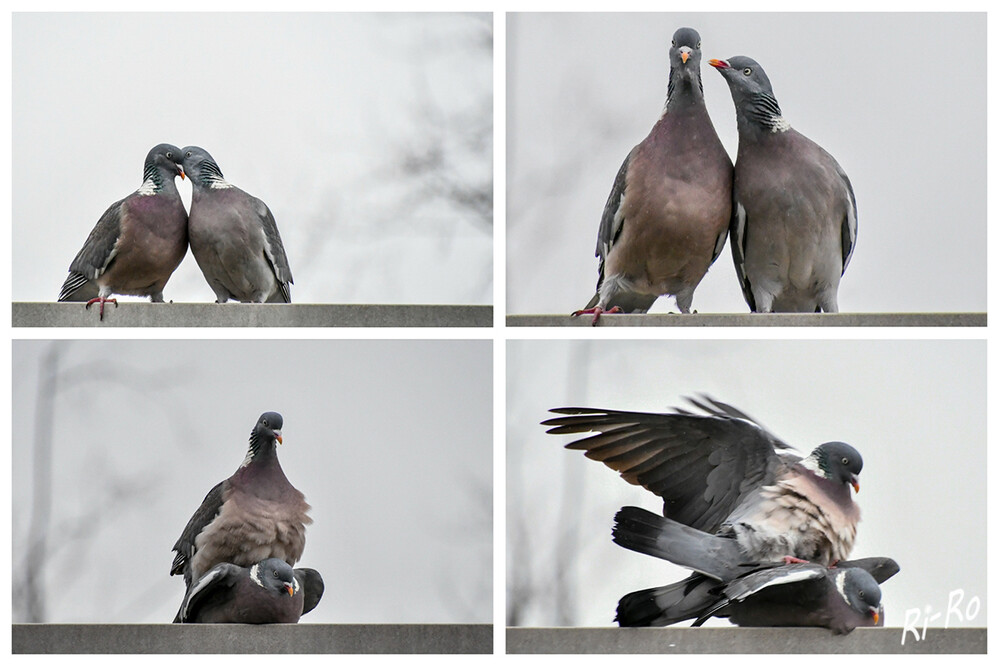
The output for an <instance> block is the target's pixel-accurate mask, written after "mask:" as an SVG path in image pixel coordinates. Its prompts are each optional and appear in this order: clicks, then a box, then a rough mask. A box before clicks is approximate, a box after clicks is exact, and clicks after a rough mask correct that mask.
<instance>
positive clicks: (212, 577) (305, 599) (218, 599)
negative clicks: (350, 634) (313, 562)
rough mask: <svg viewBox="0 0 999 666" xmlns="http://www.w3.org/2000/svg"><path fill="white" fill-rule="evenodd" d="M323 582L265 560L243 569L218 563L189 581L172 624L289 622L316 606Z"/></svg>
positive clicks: (314, 575)
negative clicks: (193, 580)
mask: <svg viewBox="0 0 999 666" xmlns="http://www.w3.org/2000/svg"><path fill="white" fill-rule="evenodd" d="M323 590H324V585H323V578H322V576H320V575H319V572H318V571H316V570H315V569H294V570H292V568H291V565H289V564H288V563H287V562H285V561H284V560H281V559H278V558H273V557H272V558H269V559H266V560H264V561H262V562H258V563H256V564H254V565H253V566H251V567H249V568H246V567H240V566H236V565H235V564H229V563H223V564H218V565H216V566H214V567H212V569H211V570H210V571H209V572H208V573H206V574H205V575H204V576H202V577H201V579H200V580H198V582H197V583H195V584H194V585H193V586H192V587H191V589H190V590H188V592H187V595H186V596H185V598H184V603H183V604H182V605H181V607H180V612H179V613H178V614H177V618H176V619H174V622H180V623H203V624H204V623H231V622H241V623H245V624H270V623H295V622H298V620H299V618H300V617H301V616H303V615H305V614H306V613H308V612H309V611H311V610H312V609H313V608H315V607H316V605H317V604H318V603H319V600H320V599H321V598H322V596H323Z"/></svg>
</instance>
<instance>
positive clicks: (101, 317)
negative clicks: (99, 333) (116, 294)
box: [87, 296, 118, 321]
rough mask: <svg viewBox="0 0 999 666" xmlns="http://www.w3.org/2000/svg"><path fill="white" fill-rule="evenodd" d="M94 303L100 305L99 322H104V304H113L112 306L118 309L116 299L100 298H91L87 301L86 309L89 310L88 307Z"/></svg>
mask: <svg viewBox="0 0 999 666" xmlns="http://www.w3.org/2000/svg"><path fill="white" fill-rule="evenodd" d="M94 303H100V304H101V315H100V320H101V321H104V304H105V303H114V306H115V307H118V299H116V298H104V297H102V296H98V297H97V298H91V299H90V300H89V301H87V309H88V310H89V309H90V306H91V305H93V304H94Z"/></svg>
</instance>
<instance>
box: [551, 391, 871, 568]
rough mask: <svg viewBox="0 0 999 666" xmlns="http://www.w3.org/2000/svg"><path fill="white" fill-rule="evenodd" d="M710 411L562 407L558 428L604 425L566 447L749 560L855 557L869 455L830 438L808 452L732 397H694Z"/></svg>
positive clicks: (553, 430) (573, 430) (827, 562)
mask: <svg viewBox="0 0 999 666" xmlns="http://www.w3.org/2000/svg"><path fill="white" fill-rule="evenodd" d="M688 400H689V401H690V402H691V404H692V405H694V406H695V407H697V408H699V409H701V410H702V411H703V412H704V413H703V414H701V413H693V412H690V411H688V410H684V409H678V410H676V411H675V412H674V413H670V414H643V413H638V412H624V411H615V410H607V409H592V408H586V407H583V408H579V407H568V408H561V409H553V410H551V411H552V412H554V413H556V414H564V415H566V416H561V417H558V418H553V419H549V420H547V421H544V422H543V423H542V425H546V426H551V429H550V430H548V432H549V433H550V434H557V435H562V434H575V433H582V432H597V433H600V434H597V435H593V436H591V437H587V438H586V439H582V440H579V441H576V442H572V443H570V444H568V445H566V448H568V449H579V450H583V451H585V452H586V457H587V458H591V459H593V460H598V461H600V462H603V463H604V464H605V465H607V466H608V467H610V468H611V469H614V470H616V471H618V472H620V473H621V476H622V478H624V480H625V481H627V482H628V483H631V484H634V485H640V486H642V487H644V488H646V489H647V490H650V491H651V492H653V493H655V494H656V495H658V496H659V497H661V498H662V499H663V515H664V516H667V517H668V518H671V519H672V520H674V521H677V522H679V523H682V524H683V525H687V526H689V527H692V528H694V529H697V530H702V531H704V532H708V533H717V534H720V535H724V536H731V537H733V538H734V539H735V540H736V541H737V542H738V545H739V547H740V549H741V551H742V554H743V556H744V557H743V559H748V560H753V561H761V562H768V561H775V560H780V559H784V558H787V559H789V560H806V561H810V562H817V563H819V564H824V565H830V564H833V563H835V562H836V561H837V560H842V559H846V557H847V556H849V554H850V551H851V549H852V548H853V543H854V540H855V538H856V535H857V522H858V521H859V520H860V509H859V508H858V507H857V505H856V504H855V503H854V501H853V497H852V495H851V492H850V488H851V486H852V487H853V489H854V490H856V491H858V492H859V490H860V483H859V481H858V478H857V475H858V474H860V471H861V469H862V467H863V460H862V459H861V456H860V454H859V453H858V452H857V450H856V449H854V448H853V447H852V446H850V445H848V444H845V443H843V442H827V443H825V444H822V445H820V446H819V447H817V448H816V449H815V450H814V451H812V452H811V454H809V455H808V456H806V457H804V458H801V457H799V456H796V455H794V454H791V453H790V452H789V451H787V449H789V448H790V447H789V446H788V445H787V444H785V443H784V442H782V441H781V440H780V439H778V438H777V437H776V436H774V435H773V434H771V433H770V432H768V431H767V430H765V429H764V428H763V427H762V426H760V425H759V424H758V423H757V422H756V421H754V420H753V419H752V418H751V417H749V416H747V415H746V414H745V413H743V412H741V411H739V410H738V409H736V408H734V407H732V406H730V405H726V404H725V403H723V402H719V401H717V400H712V399H711V398H703V399H702V400H701V401H698V400H696V399H693V398H688Z"/></svg>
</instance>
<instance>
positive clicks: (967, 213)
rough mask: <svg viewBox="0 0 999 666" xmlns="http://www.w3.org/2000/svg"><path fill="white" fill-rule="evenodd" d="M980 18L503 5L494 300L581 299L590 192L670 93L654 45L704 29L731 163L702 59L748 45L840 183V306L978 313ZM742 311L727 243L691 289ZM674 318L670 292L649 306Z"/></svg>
mask: <svg viewBox="0 0 999 666" xmlns="http://www.w3.org/2000/svg"><path fill="white" fill-rule="evenodd" d="M985 18H986V15H985V13H974V14H969V13H966V14H944V13H934V14H899V13H892V14H878V13H849V14H847V13H839V14H823V13H799V14H787V13H754V14H738V13H728V12H716V13H706V14H696V13H657V14H640V13H619V14H602V13H585V14H582V13H577V14H530V13H518V14H511V15H509V16H508V19H507V25H508V33H507V62H508V70H507V86H508V88H507V179H508V180H507V201H508V211H507V271H508V273H507V289H508V293H507V306H508V308H509V311H510V312H512V313H561V312H566V313H568V312H571V311H573V310H575V309H577V308H580V307H582V306H583V305H584V304H585V303H586V301H587V300H588V299H589V298H590V296H591V295H592V294H593V290H594V286H595V284H596V279H597V261H596V259H595V258H594V256H593V251H594V248H595V246H596V236H597V227H598V225H599V223H600V216H601V213H602V212H603V208H604V203H605V202H606V200H607V195H608V194H609V192H610V189H611V184H612V183H613V180H614V176H615V174H616V173H617V170H618V168H619V167H620V166H621V162H622V161H623V160H624V158H625V156H626V155H627V154H628V152H629V151H630V150H631V148H632V147H633V146H634V145H635V144H637V143H638V142H640V141H641V140H642V139H644V138H645V137H646V135H647V134H648V132H649V130H650V129H651V128H652V126H653V124H655V121H656V120H657V119H658V118H659V115H660V113H661V111H662V108H663V104H664V103H665V100H666V83H667V79H668V74H669V61H668V55H667V51H668V48H669V43H670V40H671V38H672V35H673V32H674V31H675V30H676V29H677V28H679V27H681V26H689V27H693V28H695V29H697V30H698V31H699V32H700V35H701V38H702V40H703V46H702V53H703V60H702V66H701V77H702V80H703V82H704V94H705V97H706V100H707V105H708V111H709V113H710V114H711V119H712V122H713V123H714V126H715V129H716V130H717V131H718V135H719V137H720V138H721V141H722V143H723V144H724V146H725V147H726V149H727V150H728V152H729V155H730V156H732V157H733V159H734V157H735V154H736V149H737V146H738V136H737V133H736V125H735V108H734V106H733V104H732V98H731V95H730V93H729V90H728V87H727V86H726V84H725V82H724V80H723V79H722V77H721V76H720V75H719V74H718V73H717V72H715V71H714V69H713V68H712V67H711V66H709V65H708V64H707V60H708V59H709V58H729V57H731V56H734V55H746V56H750V57H752V58H754V59H755V60H757V61H758V62H759V63H760V65H761V66H762V67H763V68H764V69H765V70H766V72H767V74H768V75H769V78H770V80H771V82H772V83H773V87H774V93H775V94H776V96H777V99H778V101H779V102H780V105H781V109H782V111H783V113H784V117H785V118H787V120H788V121H789V122H790V123H791V125H792V126H793V127H794V128H795V129H797V130H798V131H800V132H801V133H803V134H804V135H805V136H807V137H809V138H811V139H812V140H814V141H815V142H817V143H818V144H819V145H821V146H822V147H824V148H825V149H826V150H828V151H829V152H830V153H831V154H832V155H833V156H834V157H835V158H836V159H837V161H838V162H839V163H840V165H841V166H842V167H843V169H844V170H845V171H846V173H847V174H848V175H849V177H850V180H851V181H852V183H853V187H854V190H855V192H856V197H857V206H858V210H859V216H858V219H859V236H858V240H857V246H856V250H855V253H854V255H853V259H852V262H851V264H850V266H849V268H848V269H847V272H846V275H845V276H844V278H843V281H842V283H841V285H840V290H839V303H840V309H841V310H842V311H844V312H927V311H931V312H932V311H984V310H985V309H986V297H985V294H986V217H985V211H986V208H985V205H986V150H985V136H986V80H985V71H986V68H985V66H986V21H985ZM694 308H695V309H696V310H699V311H700V312H747V311H748V308H747V306H746V304H745V302H744V300H743V298H742V294H741V291H740V289H739V285H738V280H737V279H736V277H735V271H734V269H733V266H732V257H731V254H730V250H729V248H728V247H726V248H725V251H724V253H723V255H722V256H721V257H719V258H718V260H717V261H716V262H715V264H714V266H713V267H712V268H711V270H710V271H709V272H708V274H707V276H706V277H705V278H704V280H703V281H702V282H701V285H700V287H699V288H698V289H697V291H696V293H695V294H694ZM669 311H673V312H676V311H677V310H676V306H675V304H674V302H673V300H672V298H670V299H668V301H667V300H666V299H660V300H659V301H658V302H657V303H656V305H655V306H654V309H653V312H669Z"/></svg>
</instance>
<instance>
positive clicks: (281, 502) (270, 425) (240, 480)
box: [170, 412, 312, 617]
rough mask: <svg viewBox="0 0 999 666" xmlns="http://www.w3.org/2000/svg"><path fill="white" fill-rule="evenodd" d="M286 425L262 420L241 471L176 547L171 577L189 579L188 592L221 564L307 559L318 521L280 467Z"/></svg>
mask: <svg viewBox="0 0 999 666" xmlns="http://www.w3.org/2000/svg"><path fill="white" fill-rule="evenodd" d="M282 425H283V419H282V418H281V415H280V414H278V413H277V412H266V413H264V414H262V415H261V416H260V419H259V420H258V421H257V424H256V425H255V426H254V428H253V432H251V433H250V446H249V450H248V451H247V453H246V458H245V459H244V460H243V462H242V464H241V465H240V466H239V469H237V470H236V473H235V474H233V475H232V476H230V477H229V478H228V479H226V480H225V481H222V482H220V483H218V484H216V485H215V487H214V488H212V489H211V490H210V491H209V492H208V495H206V496H205V500H204V502H202V504H201V506H200V507H199V508H198V510H197V511H196V512H195V513H194V515H193V516H192V517H191V520H190V521H189V522H188V523H187V526H186V527H185V528H184V532H183V533H182V534H181V535H180V538H179V539H178V540H177V543H176V544H174V547H173V550H174V551H175V552H176V553H177V555H176V556H175V557H174V560H173V565H172V566H171V568H170V575H177V574H183V576H184V583H185V584H186V586H187V589H188V590H190V589H191V585H192V584H193V583H194V582H195V581H198V580H200V579H201V578H202V576H204V575H205V574H206V573H207V572H208V571H209V570H210V569H212V568H213V567H214V566H216V565H218V564H223V563H230V564H235V565H237V566H241V567H249V566H252V565H253V564H256V563H257V562H260V561H262V560H265V559H268V558H278V559H281V560H283V561H285V562H287V563H288V564H290V565H294V564H295V563H296V562H298V560H299V559H301V557H302V551H303V550H304V549H305V526H306V525H308V524H310V523H311V522H312V519H311V518H310V517H309V516H308V511H309V509H310V507H309V505H308V504H307V503H306V501H305V496H304V495H303V494H302V493H301V492H299V491H298V490H297V489H296V488H295V487H294V486H292V485H291V483H290V482H289V481H288V478H287V477H286V476H285V474H284V471H283V470H282V469H281V463H279V462H278V458H277V449H276V445H277V444H278V443H280V442H282V441H283V440H282V436H281V427H282ZM178 617H179V614H178Z"/></svg>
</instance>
